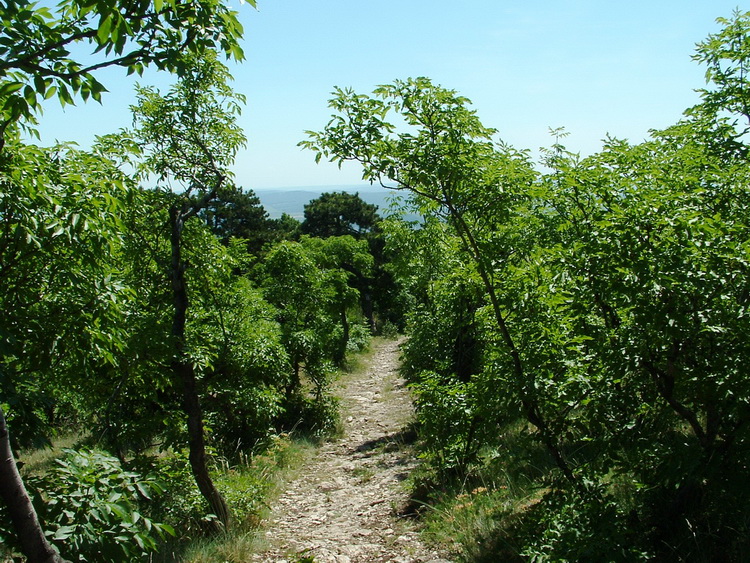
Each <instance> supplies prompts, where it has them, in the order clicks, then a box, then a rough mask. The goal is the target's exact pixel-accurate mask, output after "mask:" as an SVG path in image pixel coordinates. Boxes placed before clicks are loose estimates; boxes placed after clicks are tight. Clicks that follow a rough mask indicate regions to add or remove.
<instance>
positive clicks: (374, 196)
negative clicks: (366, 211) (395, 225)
mask: <svg viewBox="0 0 750 563" xmlns="http://www.w3.org/2000/svg"><path fill="white" fill-rule="evenodd" d="M253 191H254V192H255V195H257V196H258V198H259V199H260V202H261V203H262V204H263V207H265V208H266V211H268V215H269V216H270V217H271V218H272V219H277V218H279V217H281V214H282V213H286V214H287V215H291V216H292V217H294V218H295V219H299V220H300V221H301V220H302V219H303V218H304V208H305V204H307V203H310V201H311V200H313V199H315V198H317V197H320V194H322V193H325V192H350V193H355V192H357V193H359V197H361V198H362V199H363V200H364V201H366V202H367V203H372V204H374V205H377V206H378V213H379V214H380V216H381V217H382V216H385V215H387V213H386V211H387V209H388V198H389V197H391V196H392V195H393V193H394V192H392V191H390V190H387V189H385V188H382V187H373V186H370V185H364V186H353V187H352V186H303V187H291V188H266V189H258V190H253Z"/></svg>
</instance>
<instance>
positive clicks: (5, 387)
mask: <svg viewBox="0 0 750 563" xmlns="http://www.w3.org/2000/svg"><path fill="white" fill-rule="evenodd" d="M1 158H2V163H1V164H0V209H1V211H0V216H1V217H2V224H3V227H2V234H0V248H1V249H2V250H1V251H0V252H2V255H1V256H0V263H1V264H2V267H0V271H1V274H0V275H1V276H2V284H0V285H1V286H2V290H0V303H2V306H3V307H4V310H5V311H6V314H5V315H3V320H2V322H0V338H1V340H0V346H1V348H0V351H1V352H2V353H1V355H0V375H1V378H0V392H1V393H2V395H1V401H2V403H1V409H0V427H1V428H0V438H2V439H1V440H0V447H1V448H2V451H3V456H2V463H0V494H1V495H2V499H3V502H4V503H5V505H6V506H7V508H8V511H9V513H10V516H11V519H12V520H13V523H14V526H15V528H16V532H17V535H18V537H19V540H20V543H21V545H22V548H23V551H24V553H25V554H26V555H27V557H28V558H29V560H35V561H47V560H50V561H54V560H57V559H56V558H57V555H56V554H55V552H54V551H53V550H52V548H51V547H50V546H49V544H48V543H47V542H46V540H44V536H43V534H42V532H41V529H40V528H39V525H38V522H37V521H36V516H35V513H34V511H33V509H32V507H31V504H30V502H29V499H28V495H26V493H25V489H24V487H23V483H22V482H21V479H20V475H19V474H18V472H17V470H16V463H15V460H14V457H13V455H12V453H11V436H10V429H9V428H11V427H12V428H13V429H14V431H15V433H16V438H15V439H14V440H13V442H15V444H16V445H24V446H27V445H29V444H30V443H34V442H37V443H38V440H39V439H44V438H45V436H46V435H47V434H48V433H49V432H50V427H51V423H52V421H51V420H50V417H51V416H52V409H51V408H41V407H46V406H45V405H44V404H40V400H43V398H44V397H46V398H47V400H49V401H50V403H51V402H52V401H53V399H55V398H57V399H59V398H60V395H59V394H58V395H57V396H56V397H55V394H56V393H58V392H59V390H61V389H67V388H74V387H75V386H76V385H82V384H83V382H84V381H85V380H86V378H87V377H90V376H92V375H93V374H95V373H96V372H97V370H98V369H100V367H102V366H106V365H108V364H114V363H115V355H116V352H117V349H118V348H119V347H120V346H121V344H122V338H123V331H122V324H121V323H122V314H123V306H124V305H125V303H126V302H127V301H128V298H129V294H128V293H127V292H126V291H123V288H122V285H121V279H120V278H119V276H118V272H117V267H116V264H117V262H116V259H115V257H116V254H117V252H118V251H119V248H120V246H121V244H122V229H121V224H120V221H119V215H120V214H121V212H122V201H123V200H124V199H125V198H126V196H127V192H128V189H129V186H130V182H129V181H128V179H127V178H126V177H125V176H124V175H123V174H122V173H121V172H120V171H119V170H118V169H117V167H116V166H115V163H113V162H112V161H110V160H109V159H107V158H104V157H102V156H99V155H96V154H90V153H85V152H82V151H77V150H74V149H72V148H70V147H58V148H56V149H51V150H43V149H39V148H36V147H31V146H26V145H23V144H21V143H19V142H17V141H15V140H12V141H10V142H8V143H6V145H5V147H4V149H3V152H2V153H1ZM3 411H4V412H7V413H8V425H6V419H5V417H4V416H3Z"/></svg>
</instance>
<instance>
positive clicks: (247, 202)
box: [200, 186, 274, 253]
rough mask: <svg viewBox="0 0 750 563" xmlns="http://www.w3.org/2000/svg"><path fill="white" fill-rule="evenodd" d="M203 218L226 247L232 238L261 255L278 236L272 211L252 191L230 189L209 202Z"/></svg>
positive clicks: (221, 192)
mask: <svg viewBox="0 0 750 563" xmlns="http://www.w3.org/2000/svg"><path fill="white" fill-rule="evenodd" d="M200 216H201V218H202V219H204V220H205V221H206V224H207V225H208V226H209V228H210V229H211V231H212V232H213V233H214V234H215V235H216V236H217V237H219V239H220V240H222V241H223V242H224V243H225V244H226V243H228V242H229V240H230V239H231V238H240V239H243V240H244V241H245V243H246V245H247V249H248V250H249V251H250V252H253V253H258V252H260V250H261V249H262V248H263V246H264V245H265V244H266V243H268V242H270V241H271V240H272V239H273V237H274V233H273V223H271V221H270V219H269V218H268V212H267V211H266V210H265V209H264V208H263V205H262V204H261V202H260V199H258V196H256V195H255V194H254V193H253V191H252V190H248V191H243V190H242V189H240V188H238V187H235V186H229V187H227V188H226V189H223V190H221V191H220V192H219V193H218V194H217V197H216V198H215V199H214V200H212V201H211V202H209V203H208V205H207V206H206V208H205V209H204V210H203V211H202V212H201V213H200Z"/></svg>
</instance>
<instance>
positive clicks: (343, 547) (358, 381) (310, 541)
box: [253, 340, 449, 563]
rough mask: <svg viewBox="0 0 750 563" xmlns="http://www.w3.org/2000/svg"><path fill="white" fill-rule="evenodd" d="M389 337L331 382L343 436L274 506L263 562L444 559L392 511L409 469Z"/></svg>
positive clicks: (406, 411)
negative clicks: (353, 369)
mask: <svg viewBox="0 0 750 563" xmlns="http://www.w3.org/2000/svg"><path fill="white" fill-rule="evenodd" d="M398 345H399V341H396V340H380V341H377V342H376V344H374V346H375V349H374V353H373V354H372V356H371V358H370V360H369V362H368V365H367V367H366V368H364V369H360V370H358V371H357V372H356V373H353V374H348V375H346V376H345V377H344V378H342V380H341V381H340V382H339V384H338V385H339V389H337V392H336V394H337V395H338V396H339V397H340V398H341V409H342V416H343V420H344V436H343V437H342V438H340V439H338V440H336V441H333V442H328V443H326V444H324V445H323V446H322V447H321V448H320V449H319V451H318V452H317V454H316V455H315V457H314V458H313V459H312V460H311V461H310V462H309V463H308V464H307V465H306V466H305V467H304V468H303V469H302V471H301V472H300V476H299V477H298V478H297V479H296V480H295V481H292V482H291V483H290V485H289V487H288V488H287V490H286V492H284V493H283V494H282V495H281V497H280V498H279V499H278V501H277V503H276V506H275V507H274V511H273V515H272V520H271V522H270V524H269V527H268V530H267V532H266V538H267V541H268V545H269V548H268V549H267V550H266V551H265V552H264V553H261V554H258V555H257V556H255V558H254V559H253V561H262V562H268V563H297V562H313V561H314V562H315V563H374V562H394V563H449V560H447V559H444V558H441V557H440V556H439V555H438V554H437V553H435V552H433V551H431V550H430V549H428V548H427V547H425V545H424V544H423V543H422V542H421V541H420V539H419V536H418V533H417V532H416V530H415V529H414V523H413V521H412V520H410V519H408V518H403V517H400V516H399V512H400V509H401V508H403V507H404V506H405V505H406V504H407V502H408V490H407V489H406V487H405V486H404V484H403V481H404V480H405V479H406V478H407V476H408V475H409V473H410V471H412V470H413V469H414V467H415V466H416V460H415V457H414V452H413V449H412V448H411V446H410V445H409V444H408V442H409V441H410V440H409V434H410V430H409V423H410V422H411V419H412V416H413V408H412V403H411V399H410V396H409V393H408V390H407V389H406V387H405V385H404V382H403V380H402V379H401V378H400V377H399V375H398V371H397V370H398V355H399V353H398Z"/></svg>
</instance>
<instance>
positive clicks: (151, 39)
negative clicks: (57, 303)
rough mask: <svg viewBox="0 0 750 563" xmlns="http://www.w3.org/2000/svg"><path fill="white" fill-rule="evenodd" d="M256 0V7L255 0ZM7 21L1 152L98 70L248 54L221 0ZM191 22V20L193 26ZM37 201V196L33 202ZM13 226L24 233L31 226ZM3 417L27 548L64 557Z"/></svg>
mask: <svg viewBox="0 0 750 563" xmlns="http://www.w3.org/2000/svg"><path fill="white" fill-rule="evenodd" d="M250 4H253V5H254V0H250ZM0 22H1V23H2V25H1V26H0V150H2V149H3V148H4V147H5V146H6V144H7V143H8V140H9V139H10V140H11V141H12V142H15V139H16V137H17V134H18V131H19V129H20V128H27V129H31V130H32V131H33V125H34V123H35V114H37V113H38V112H39V111H41V102H42V100H43V99H48V98H51V97H54V96H57V98H58V99H59V101H60V102H61V103H62V104H71V103H74V100H75V98H76V97H80V98H82V99H84V100H86V99H88V98H93V99H95V100H99V99H100V98H101V93H102V92H103V91H105V86H104V85H103V84H102V83H101V82H99V80H98V79H97V78H96V71H97V70H99V69H101V68H104V67H107V66H120V67H124V68H126V69H127V70H128V72H138V73H140V72H142V70H143V69H144V68H145V67H147V66H150V65H153V66H156V67H157V68H160V69H165V70H169V71H177V72H179V71H181V70H182V68H183V67H182V60H183V58H182V57H183V55H184V53H185V52H194V53H198V52H202V51H204V50H211V49H217V50H222V51H224V52H226V53H227V54H228V55H231V56H233V57H235V58H237V59H241V58H242V56H243V54H242V51H241V49H240V47H239V39H240V37H241V35H242V27H241V25H240V24H239V21H238V20H237V17H236V13H234V12H232V11H230V10H228V9H227V8H226V6H225V5H224V4H223V3H222V2H220V1H219V0H204V1H198V2H191V3H183V2H170V1H168V2H162V1H160V0H154V2H147V3H145V4H144V3H138V2H127V1H122V2H115V1H112V2H98V3H97V2H83V1H78V0H64V1H63V2H60V3H58V4H57V5H56V6H55V8H50V7H49V6H47V5H40V4H38V3H35V2H30V1H28V0H20V1H16V0H14V1H11V2H6V3H4V4H3V6H2V8H1V9H0ZM186 22H190V25H185V24H186ZM84 44H85V45H88V46H89V47H90V49H91V55H92V57H89V58H86V57H84V58H82V59H79V58H77V57H75V56H73V55H72V50H73V47H74V46H75V47H76V48H78V47H80V46H81V45H84ZM11 152H16V149H15V148H14V150H13V151H10V152H6V153H3V158H4V159H9V156H10V154H11ZM28 162H33V159H29V160H28ZM7 163H8V160H6V162H5V166H4V168H3V170H4V174H5V173H7V174H10V175H12V174H13V173H14V170H13V169H12V168H8V167H7V166H8V164H7ZM11 166H13V165H11ZM42 177H43V176H42ZM31 178H33V176H28V177H26V178H24V179H22V180H21V181H20V182H8V183H6V184H5V185H6V186H7V187H9V188H11V189H12V190H14V192H11V193H10V194H9V195H8V197H10V198H16V199H18V200H19V201H29V200H28V199H26V196H27V194H29V193H30V192H31V191H32V190H31V187H32V186H33V184H34V180H33V179H31ZM97 181H99V182H101V181H102V179H101V178H98V179H97ZM52 185H54V182H53V184H52ZM39 193H44V192H43V191H40V192H39ZM37 203H38V202H33V200H32V205H35V204H37ZM35 212H36V210H33V211H32V213H35ZM6 217H10V216H4V219H5V218H6ZM11 230H13V231H14V232H17V233H18V234H19V235H20V234H21V233H22V232H23V231H24V228H23V227H21V228H18V229H13V228H12V229H11ZM57 230H58V229H57V228H55V229H54V230H53V231H52V232H53V233H55V232H57ZM73 238H75V237H73ZM31 240H33V237H32V238H31ZM7 264H14V265H13V266H12V267H11V266H8V268H7V272H6V274H7V275H9V276H12V272H13V270H14V268H16V267H19V265H18V263H10V262H9V263H7ZM46 266H47V264H45V267H46ZM29 332H31V330H29ZM3 340H6V338H5V337H3ZM0 418H2V422H3V424H2V431H1V432H0V447H2V449H3V452H4V454H8V455H3V458H2V468H3V469H8V471H9V473H8V475H9V476H12V479H10V478H9V479H8V480H5V479H3V484H6V483H7V484H10V483H12V484H13V487H14V488H13V490H12V491H8V490H7V489H4V490H3V492H4V494H3V500H4V502H6V504H8V506H9V509H10V510H11V512H15V511H16V509H18V510H20V512H21V513H22V514H23V515H22V516H20V517H19V519H15V518H14V521H15V523H16V527H17V531H18V534H19V537H21V538H22V543H23V546H24V547H23V549H24V552H25V553H26V555H27V557H28V558H29V561H31V562H32V563H34V562H36V561H55V560H58V559H59V557H58V556H57V555H56V554H55V552H54V551H53V549H52V548H51V546H50V545H49V543H48V542H47V541H46V540H45V538H44V535H43V533H42V531H41V528H40V527H39V526H38V523H37V518H36V516H35V514H34V512H33V510H32V509H31V505H30V503H29V501H28V495H27V494H26V492H25V490H24V489H23V486H22V482H21V481H20V477H18V475H17V472H15V471H14V470H13V469H12V468H11V466H14V465H15V464H14V463H13V457H12V455H9V452H10V442H9V438H10V434H9V432H8V429H7V427H6V426H5V424H4V423H5V419H4V417H0ZM5 493H8V494H5Z"/></svg>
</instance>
